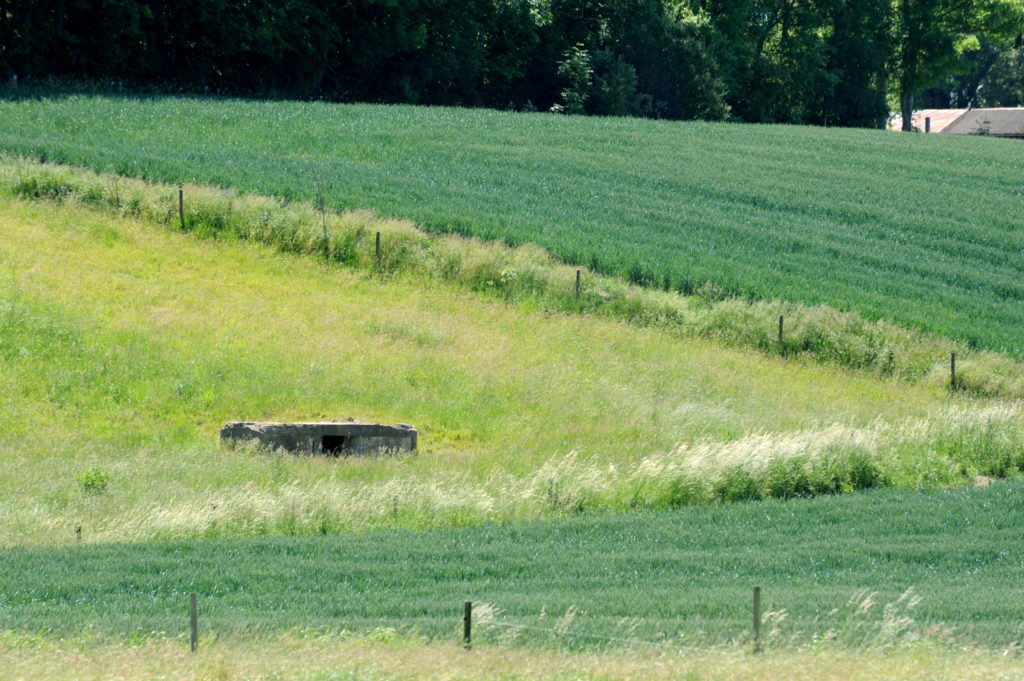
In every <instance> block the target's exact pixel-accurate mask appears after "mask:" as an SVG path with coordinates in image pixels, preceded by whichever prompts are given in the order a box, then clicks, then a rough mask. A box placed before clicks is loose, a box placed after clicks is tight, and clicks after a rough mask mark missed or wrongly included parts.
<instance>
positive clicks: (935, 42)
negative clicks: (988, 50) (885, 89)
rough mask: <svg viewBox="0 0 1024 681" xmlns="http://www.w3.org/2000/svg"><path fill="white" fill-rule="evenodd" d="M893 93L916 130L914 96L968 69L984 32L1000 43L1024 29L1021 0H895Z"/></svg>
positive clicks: (905, 120)
mask: <svg viewBox="0 0 1024 681" xmlns="http://www.w3.org/2000/svg"><path fill="white" fill-rule="evenodd" d="M895 8H896V9H895V22H894V29H895V49H894V50H893V53H892V57H891V71H892V75H893V79H894V80H895V83H896V87H895V89H894V93H895V95H896V98H897V100H898V102H899V109H900V113H901V115H902V116H903V129H904V130H910V129H911V115H912V114H913V111H914V96H915V95H916V94H917V93H919V92H921V91H922V90H924V89H925V88H928V87H930V86H932V85H935V84H937V83H938V82H940V81H941V80H942V79H943V78H945V77H947V76H949V75H951V74H953V73H956V72H957V71H959V70H962V69H963V68H964V65H965V62H964V60H963V57H962V55H963V53H964V52H965V51H967V50H970V49H978V47H979V46H980V40H979V35H983V36H987V37H988V38H989V39H992V40H995V41H1001V40H1005V39H1007V38H1008V37H1010V36H1015V35H1018V34H1019V33H1020V30H1021V28H1022V27H1024V3H1022V2H1021V0H895Z"/></svg>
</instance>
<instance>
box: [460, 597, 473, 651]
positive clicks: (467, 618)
mask: <svg viewBox="0 0 1024 681" xmlns="http://www.w3.org/2000/svg"><path fill="white" fill-rule="evenodd" d="M462 643H463V645H464V646H466V650H469V649H470V648H472V647H473V601H466V605H465V609H464V610H463V613H462Z"/></svg>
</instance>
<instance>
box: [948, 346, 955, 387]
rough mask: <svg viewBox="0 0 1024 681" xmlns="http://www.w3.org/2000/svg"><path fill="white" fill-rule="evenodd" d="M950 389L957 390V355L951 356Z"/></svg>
mask: <svg viewBox="0 0 1024 681" xmlns="http://www.w3.org/2000/svg"><path fill="white" fill-rule="evenodd" d="M949 389H950V390H956V353H955V352H951V353H950V354H949Z"/></svg>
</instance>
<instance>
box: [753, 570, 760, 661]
mask: <svg viewBox="0 0 1024 681" xmlns="http://www.w3.org/2000/svg"><path fill="white" fill-rule="evenodd" d="M760 652H761V587H759V586H755V587H754V654H755V655H756V654H758V653H760Z"/></svg>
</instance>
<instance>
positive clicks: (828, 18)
mask: <svg viewBox="0 0 1024 681" xmlns="http://www.w3.org/2000/svg"><path fill="white" fill-rule="evenodd" d="M1022 4H1024V0H0V77H2V78H3V80H4V81H7V80H9V79H10V78H11V76H13V75H15V74H16V75H17V76H18V77H19V78H20V79H21V81H22V82H25V81H29V82H32V81H40V80H43V79H47V78H50V77H56V78H59V79H70V80H74V81H86V82H91V83H97V84H99V85H100V86H101V87H111V85H113V86H115V87H118V88H122V87H123V88H125V89H128V90H133V89H157V90H170V91H188V92H198V93H214V94H227V95H244V96H272V97H297V98H324V99H330V100H338V101H353V100H358V101H371V102H412V103H420V104H448V105H463V106H489V107H498V108H515V109H541V110H550V109H552V108H553V107H554V108H555V109H560V110H566V111H572V112H579V113H587V114H596V115H635V116H651V117H666V118H676V119H678V118H707V119H719V118H724V117H727V116H731V117H734V118H738V119H741V120H746V121H759V122H785V123H816V124H825V125H861V126H877V125H879V124H881V122H882V121H883V120H884V118H885V116H886V115H887V111H888V110H887V102H886V96H887V94H889V95H890V97H892V98H893V99H894V100H898V101H899V102H900V104H901V106H902V107H903V108H904V109H905V110H908V111H909V109H910V108H912V105H913V101H914V97H915V96H920V94H919V93H921V92H922V91H923V90H925V89H926V88H928V87H931V86H936V85H938V86H941V88H942V90H943V91H947V92H952V93H954V94H953V97H954V98H955V99H956V100H957V101H958V102H960V103H962V102H963V101H974V102H977V103H982V102H999V103H1007V102H1019V101H1020V92H1021V85H1020V83H1021V57H1020V49H1019V47H1015V46H1014V45H1013V43H1012V42H1008V41H1012V39H1013V38H1015V37H1016V36H1017V35H1019V34H1020V33H1021V31H1022V30H1024V10H1022V9H1021V6H1022ZM938 92H939V91H938V90H936V91H933V92H931V93H930V94H931V96H932V97H933V98H934V97H935V96H936V94H937V93H938ZM979 93H980V94H979ZM948 99H949V98H948V97H947V100H948Z"/></svg>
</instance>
